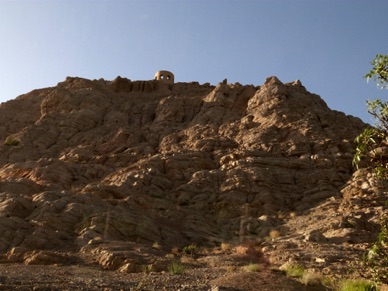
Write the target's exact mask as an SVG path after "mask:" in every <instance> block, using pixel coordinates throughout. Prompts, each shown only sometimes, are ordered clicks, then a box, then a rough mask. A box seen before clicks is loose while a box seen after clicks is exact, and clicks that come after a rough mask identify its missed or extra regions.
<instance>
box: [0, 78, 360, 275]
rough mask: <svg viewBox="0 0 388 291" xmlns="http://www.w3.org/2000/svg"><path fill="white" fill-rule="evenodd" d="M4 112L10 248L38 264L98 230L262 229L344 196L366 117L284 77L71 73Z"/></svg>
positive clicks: (216, 234) (205, 239)
mask: <svg viewBox="0 0 388 291" xmlns="http://www.w3.org/2000/svg"><path fill="white" fill-rule="evenodd" d="M0 122H1V125H2V126H1V127H0V233H2V235H1V236H0V252H2V253H7V252H9V251H10V250H12V249H13V248H18V249H19V250H23V254H24V253H28V252H31V251H36V252H35V253H34V255H33V256H29V257H28V262H27V263H30V264H34V263H36V264H39V263H42V264H44V263H47V262H50V260H52V261H60V260H61V259H63V258H61V257H57V256H54V255H52V254H51V253H44V252H40V251H43V250H45V251H48V250H63V251H64V252H65V251H66V250H75V249H76V250H77V249H81V248H83V247H85V246H87V245H88V244H90V243H92V242H93V241H95V240H102V241H130V242H140V243H151V244H152V243H154V242H157V243H159V244H160V245H162V246H168V247H171V246H179V245H184V244H187V243H192V242H194V243H202V244H211V243H214V242H221V241H240V240H243V239H249V238H257V237H266V236H268V234H269V231H270V230H271V229H273V228H275V227H278V226H280V225H282V223H283V222H282V220H281V219H279V214H280V213H284V212H287V213H289V212H293V213H295V215H302V214H303V213H304V212H306V211H308V210H309V209H311V208H312V207H314V206H317V205H318V204H319V203H321V202H322V201H325V200H326V199H328V198H331V197H334V198H339V197H340V196H341V192H340V191H341V189H342V187H343V186H344V185H345V184H346V183H347V182H348V181H349V179H350V178H351V175H352V172H353V168H352V164H351V160H352V150H353V140H354V138H355V137H356V136H357V135H358V134H359V132H360V131H361V130H362V129H363V127H364V126H365V125H364V124H363V122H362V121H361V120H360V119H358V118H354V117H352V116H346V115H345V114H343V113H341V112H336V111H333V110H331V109H330V108H328V106H327V105H326V104H325V102H324V101H323V100H322V99H321V98H320V97H319V96H318V95H315V94H312V93H310V92H308V91H307V90H306V89H305V88H304V87H303V86H302V84H301V83H300V82H299V81H295V82H293V83H286V84H283V83H282V82H281V81H280V80H278V79H277V78H276V77H270V78H268V79H267V80H266V81H265V83H264V84H263V85H262V86H252V85H241V84H238V83H236V84H227V83H226V82H223V83H220V84H218V85H217V86H211V85H209V84H204V85H200V84H198V83H175V84H166V83H165V82H158V81H155V80H153V81H134V82H133V81H130V80H128V79H125V78H120V77H118V78H117V79H116V80H114V81H105V80H93V81H92V80H87V79H81V78H67V79H66V80H65V81H64V82H62V83H59V84H58V85H57V86H56V87H53V88H46V89H41V90H35V91H32V92H30V93H28V94H25V95H23V96H20V97H18V98H16V99H15V100H12V101H9V102H6V103H3V104H1V105H0ZM284 231H287V230H286V229H285V230H284ZM333 235H334V234H333ZM328 236H329V235H328ZM311 237H312V236H311ZM319 237H321V236H319ZM48 254H49V255H48ZM10 257H12V255H10ZM13 257H17V259H19V260H20V258H22V257H23V255H19V256H16V255H14V256H13ZM100 260H101V261H103V262H101V264H106V266H107V268H113V267H114V268H116V267H117V266H116V265H119V263H118V261H120V259H117V258H116V259H115V260H113V259H112V258H110V257H108V256H103V255H101V256H100ZM104 260H105V261H106V262H105V261H104ZM108 261H109V262H110V263H107V262H108ZM123 262H124V260H123ZM123 262H121V261H120V263H123ZM127 263H128V262H127ZM112 266H113V267H112ZM128 266H129V265H128Z"/></svg>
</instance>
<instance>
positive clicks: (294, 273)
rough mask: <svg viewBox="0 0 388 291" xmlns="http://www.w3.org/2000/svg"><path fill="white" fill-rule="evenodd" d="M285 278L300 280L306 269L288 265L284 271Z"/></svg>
mask: <svg viewBox="0 0 388 291" xmlns="http://www.w3.org/2000/svg"><path fill="white" fill-rule="evenodd" d="M284 271H285V272H286V275H287V277H290V278H302V276H303V274H304V273H305V272H306V269H305V268H304V267H303V266H301V265H296V264H290V265H289V266H287V268H286V269H285V270H284Z"/></svg>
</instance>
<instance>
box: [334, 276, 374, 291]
mask: <svg viewBox="0 0 388 291" xmlns="http://www.w3.org/2000/svg"><path fill="white" fill-rule="evenodd" d="M376 290H377V288H376V286H375V285H374V284H373V283H371V282H370V281H366V280H360V279H357V280H356V279H353V280H350V279H348V280H344V281H342V282H341V283H340V286H339V291H376Z"/></svg>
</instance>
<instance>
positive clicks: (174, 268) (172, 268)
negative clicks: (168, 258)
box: [167, 260, 185, 275]
mask: <svg viewBox="0 0 388 291" xmlns="http://www.w3.org/2000/svg"><path fill="white" fill-rule="evenodd" d="M167 269H168V271H169V272H170V273H171V274H174V275H179V274H183V273H184V272H185V267H184V266H183V265H182V263H180V262H178V261H175V260H173V261H172V262H171V263H170V264H169V265H168V267H167Z"/></svg>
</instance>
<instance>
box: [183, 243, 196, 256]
mask: <svg viewBox="0 0 388 291" xmlns="http://www.w3.org/2000/svg"><path fill="white" fill-rule="evenodd" d="M182 251H183V252H184V253H185V254H187V255H194V254H195V252H196V251H197V246H196V245H194V244H191V245H188V246H185V247H183V250H182Z"/></svg>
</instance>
